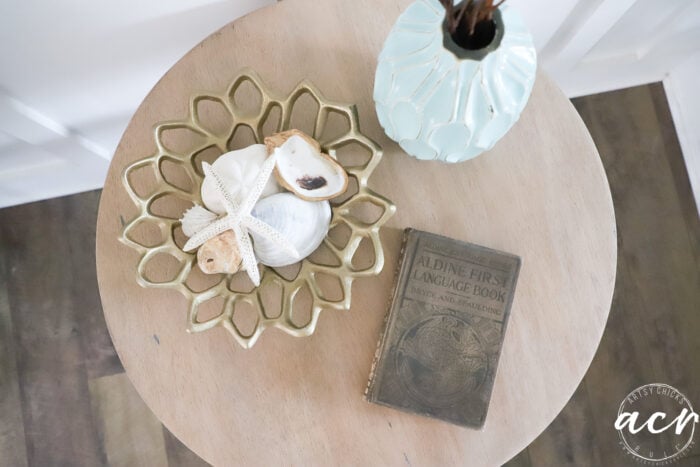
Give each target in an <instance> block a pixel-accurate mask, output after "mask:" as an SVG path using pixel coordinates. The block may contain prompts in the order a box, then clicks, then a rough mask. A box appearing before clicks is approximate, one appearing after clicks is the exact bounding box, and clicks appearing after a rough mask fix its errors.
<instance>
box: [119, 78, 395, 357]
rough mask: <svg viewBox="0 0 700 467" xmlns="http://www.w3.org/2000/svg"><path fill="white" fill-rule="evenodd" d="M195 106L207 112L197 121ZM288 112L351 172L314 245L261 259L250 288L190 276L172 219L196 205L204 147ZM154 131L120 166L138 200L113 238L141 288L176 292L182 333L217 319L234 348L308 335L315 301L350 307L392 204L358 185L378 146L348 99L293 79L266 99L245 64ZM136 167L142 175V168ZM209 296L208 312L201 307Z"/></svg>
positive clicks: (378, 247)
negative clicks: (273, 337) (293, 256)
mask: <svg viewBox="0 0 700 467" xmlns="http://www.w3.org/2000/svg"><path fill="white" fill-rule="evenodd" d="M246 98H247V101H256V100H257V103H254V105H253V108H252V109H251V107H250V106H249V105H247V104H249V102H245V103H246V105H243V102H244V101H246ZM256 98H257V99H256ZM239 99H240V100H241V102H239ZM304 100H306V101H309V100H310V101H311V102H312V103H313V105H315V113H312V112H310V111H306V113H305V114H304V111H305V110H308V109H300V107H301V104H300V103H301V102H302V101H304ZM207 106H209V108H208V109H206V107H207ZM212 106H214V107H216V110H215V111H214V110H211V107H212ZM205 113H209V114H212V115H216V116H217V118H215V119H214V121H205V120H207V119H206V118H204V114H205ZM297 114H299V115H306V117H309V116H310V117H311V119H310V120H311V121H310V126H311V128H309V129H306V130H307V131H308V133H309V134H310V135H312V136H313V137H314V138H315V139H317V140H319V141H320V143H321V144H322V146H323V149H324V150H325V151H326V152H327V153H328V154H329V155H330V156H331V157H334V158H336V159H337V160H338V162H340V163H341V165H343V168H344V169H345V171H346V172H347V174H348V176H349V177H350V179H351V180H352V186H351V187H349V188H348V190H347V191H346V192H345V193H344V194H342V195H341V196H340V197H338V198H335V199H332V200H331V206H332V220H331V224H330V229H329V233H328V235H327V236H326V238H325V239H324V240H323V243H322V245H321V247H319V249H318V250H316V251H315V252H314V253H312V254H311V256H309V257H307V258H305V259H304V260H302V261H301V262H300V263H297V265H296V267H293V266H288V267H285V268H273V267H264V270H263V272H262V279H261V283H260V286H259V287H257V288H256V287H254V286H253V284H252V282H250V281H249V280H248V279H247V278H245V277H242V276H243V275H245V273H244V272H242V273H237V274H228V275H226V274H216V275H211V276H208V278H206V279H202V278H201V277H198V275H197V273H198V272H200V271H199V269H198V267H197V257H196V251H190V252H186V251H184V249H183V246H184V244H185V241H186V237H185V236H184V234H183V233H182V231H181V225H180V220H179V218H180V217H181V214H182V212H183V211H184V210H185V209H186V208H188V207H190V206H191V205H192V204H195V203H196V204H200V205H201V204H203V203H202V199H201V192H200V190H201V184H202V180H203V178H204V174H203V170H202V162H203V160H204V159H206V158H207V157H210V158H211V152H212V151H213V152H214V153H215V154H216V155H217V157H218V155H221V154H223V153H226V152H228V151H230V150H231V149H234V148H232V147H231V142H232V141H233V140H234V139H235V138H236V137H237V135H239V134H241V133H243V132H247V134H249V135H250V139H251V140H252V141H251V142H250V143H249V144H253V143H262V141H263V139H264V138H265V136H269V135H272V134H274V133H279V132H281V131H284V130H289V129H291V128H292V126H291V125H293V124H294V121H293V120H294V118H295V116H296V115H297ZM222 122H223V124H222ZM217 124H218V125H217ZM214 126H217V128H214ZM169 132H181V133H185V135H184V136H183V137H182V138H181V139H182V141H184V143H183V144H180V145H176V144H174V143H173V142H172V141H171V142H169V141H168V137H167V134H168V133H169ZM154 135H155V143H156V148H157V149H156V153H155V154H153V155H150V156H147V157H144V158H142V159H139V160H137V161H135V162H132V163H131V164H129V165H128V166H127V167H126V168H125V169H124V170H123V172H122V183H123V185H124V189H125V190H126V191H127V193H128V195H129V197H130V198H131V199H132V201H133V202H134V204H135V205H136V206H137V207H138V214H137V215H136V216H135V217H134V218H132V219H131V220H129V221H128V222H126V223H125V225H124V227H123V230H122V233H121V236H120V240H121V241H122V243H124V244H126V245H128V246H129V247H131V248H133V249H134V250H136V251H137V252H138V253H139V255H140V257H139V261H138V264H137V265H136V268H135V273H136V274H135V280H136V281H138V283H139V284H140V285H141V286H143V287H148V288H161V289H163V288H165V289H171V290H176V291H178V292H180V293H181V294H182V295H184V297H185V298H186V300H187V303H188V312H187V330H188V331H189V332H202V331H207V330H210V329H213V328H216V327H223V328H225V329H226V330H227V331H229V332H230V333H231V335H232V336H233V337H234V338H235V339H236V341H237V342H238V343H239V344H240V345H241V346H242V347H244V348H250V347H252V346H253V345H254V344H255V342H256V341H257V340H258V338H259V337H260V335H261V334H262V333H263V331H265V330H266V329H268V328H271V327H275V328H278V329H280V330H282V331H284V332H286V333H287V334H290V335H293V336H297V337H302V336H308V335H310V334H312V333H313V332H314V330H315V329H316V324H317V322H318V319H319V315H320V313H321V311H322V309H324V308H327V309H334V310H348V309H350V302H351V287H352V283H353V280H354V279H356V278H359V277H370V276H375V275H377V274H379V272H380V271H381V270H382V267H383V265H384V251H383V246H382V243H381V240H380V237H379V229H380V228H381V227H382V226H383V225H384V224H385V223H386V222H387V220H388V219H389V218H390V217H391V216H392V215H393V214H394V212H395V211H396V207H395V206H394V204H393V203H392V202H391V201H389V200H388V199H387V198H385V197H383V196H381V195H379V194H378V193H376V192H374V191H373V190H371V189H370V188H369V187H368V179H369V177H370V175H371V174H372V172H373V171H374V169H375V168H376V166H377V164H378V163H379V161H380V160H381V157H382V150H381V148H380V147H379V146H378V145H377V144H376V143H375V142H374V141H372V140H371V139H369V138H367V137H366V136H365V135H363V134H362V133H361V132H360V124H359V120H358V114H357V109H356V108H355V106H354V105H347V104H341V103H336V102H332V101H329V100H326V99H325V98H324V97H323V95H322V94H321V93H320V91H318V90H317V89H316V88H315V87H314V86H313V85H312V84H311V83H309V82H302V83H300V84H299V85H298V86H297V87H296V88H295V89H294V90H293V91H292V92H291V93H290V94H289V95H287V96H285V97H276V96H275V95H274V94H273V93H272V92H270V91H269V90H268V89H267V88H266V86H265V85H264V83H263V82H262V80H261V79H260V78H259V77H258V76H257V75H256V74H255V73H254V72H253V71H252V70H245V71H243V72H242V73H241V74H240V75H239V76H237V77H235V78H234V79H233V81H232V83H231V85H230V86H229V87H228V89H227V90H226V91H225V92H224V93H223V94H218V93H210V92H207V93H198V94H195V95H193V96H192V97H191V99H190V105H189V115H188V117H187V118H186V119H184V120H181V121H169V122H163V123H159V124H157V125H156V127H155V129H154ZM173 138H174V139H177V138H176V137H175V136H173ZM182 141H180V143H182ZM175 146H178V147H175ZM209 162H211V161H209ZM144 171H145V172H147V173H149V174H150V177H149V176H146V177H144V176H142V174H141V172H144ZM144 180H146V181H144ZM188 205H189V206H188ZM144 228H150V229H151V230H153V229H155V230H156V231H158V232H159V233H160V235H159V239H158V240H156V241H153V238H149V239H147V240H144V239H143V238H141V237H140V236H139V231H140V230H142V229H144ZM151 237H152V236H151ZM161 257H165V260H163V261H161ZM200 276H201V274H200ZM300 297H301V298H300ZM212 303H214V305H213V307H214V309H215V313H214V315H213V316H212V315H211V313H210V310H205V308H207V305H208V304H212ZM302 307H303V308H306V310H302ZM203 310H204V311H203ZM305 313H306V314H308V317H306V316H305V317H304V318H305V319H304V320H303V321H302V322H300V320H299V319H295V318H298V316H302V315H304V314H305Z"/></svg>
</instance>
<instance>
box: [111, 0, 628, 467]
mask: <svg viewBox="0 0 700 467" xmlns="http://www.w3.org/2000/svg"><path fill="white" fill-rule="evenodd" d="M409 3H410V1H409V0H387V1H382V2H376V1H374V0H354V1H330V0H328V1H323V2H319V1H317V0H285V1H284V2H280V3H278V4H275V5H272V6H270V7H268V8H265V9H263V10H259V11H257V12H255V13H253V14H251V15H248V16H246V17H244V18H241V19H239V20H237V21H234V22H232V23H230V24H229V25H227V26H225V27H224V28H222V29H221V30H219V31H217V32H216V33H214V34H212V35H211V36H210V37H208V38H207V39H206V40H204V41H203V42H202V43H201V44H199V45H198V46H196V47H195V48H194V49H193V50H192V51H190V52H189V53H188V54H187V55H186V56H185V57H183V58H182V59H181V60H180V61H179V62H178V63H177V64H176V65H175V66H174V67H173V68H172V69H171V70H170V71H169V72H168V73H167V74H166V75H165V76H164V77H163V78H162V79H161V80H160V82H159V83H158V84H157V85H156V86H155V88H154V89H153V90H152V91H151V93H150V94H149V95H148V96H147V97H146V99H145V100H144V101H143V103H142V104H141V106H140V107H139V109H138V111H137V112H136V114H135V115H134V117H133V119H132V121H131V123H130V124H129V127H128V129H127V130H126V132H125V134H124V136H123V138H122V140H121V143H120V144H119V147H118V149H117V151H116V154H115V156H114V159H113V161H112V165H111V167H110V171H109V174H108V177H107V180H106V183H105V187H104V191H103V193H102V199H101V203H100V211H99V218H98V225H97V273H98V280H99V285H100V294H101V297H102V304H103V307H104V313H105V317H106V320H107V324H108V327H109V330H110V333H111V336H112V339H113V341H114V345H115V347H116V350H117V352H118V353H119V356H120V357H121V360H122V362H123V364H124V367H125V369H126V371H127V373H128V375H129V377H130V378H131V380H132V381H133V383H134V385H135V387H136V389H137V390H138V392H139V393H140V395H141V396H142V397H143V399H144V400H145V401H146V403H147V404H148V406H149V407H150V408H151V409H152V410H153V412H154V413H155V414H156V415H157V416H158V418H160V420H162V422H163V423H164V424H165V425H166V426H167V428H168V429H169V430H171V431H172V432H173V433H174V434H175V435H176V436H177V437H178V438H179V439H180V440H182V441H183V442H184V443H185V444H186V445H187V446H188V447H190V448H191V449H192V450H194V451H195V452H196V453H197V454H199V455H200V456H201V457H203V458H204V459H205V460H206V461H208V462H210V463H212V464H215V465H279V464H284V465H328V464H350V465H359V464H369V465H403V464H408V465H454V464H460V465H478V466H482V465H499V464H502V463H503V462H505V461H507V460H508V459H510V458H511V457H512V456H514V455H515V454H517V453H518V452H519V451H520V450H521V449H523V448H524V447H525V446H527V445H528V444H529V443H530V442H531V441H532V440H533V439H534V438H535V437H536V436H537V435H538V434H539V433H540V432H542V431H543V430H544V429H545V428H546V427H547V425H548V424H549V423H550V422H551V421H552V420H553V419H554V417H555V416H556V415H557V413H558V412H559V411H560V410H561V409H562V408H563V407H564V405H565V404H566V402H567V401H568V399H569V398H570V397H571V395H572V394H573V392H574V390H575V389H576V387H577V385H578V384H579V382H580V381H581V378H582V377H583V375H584V374H585V372H586V369H587V368H588V366H589V364H590V362H591V359H592V357H593V354H594V353H595V350H596V348H597V346H598V343H599V341H600V338H601V335H602V332H603V329H604V327H605V323H606V320H607V317H608V313H609V310H610V303H611V298H612V293H613V287H614V282H615V272H616V261H617V240H616V228H615V216H614V211H613V205H612V199H611V196H610V190H609V187H608V182H607V179H606V176H605V172H604V170H603V166H602V164H601V161H600V159H599V156H598V153H597V151H596V148H595V146H594V144H593V141H592V140H591V138H590V135H589V134H588V132H587V130H586V128H585V126H584V125H583V123H582V121H581V119H580V118H579V116H578V114H577V113H576V111H575V110H574V108H573V107H572V105H571V104H570V102H569V101H568V99H566V97H565V96H564V95H563V94H562V93H561V92H560V91H559V89H558V88H557V87H556V86H555V85H554V84H553V83H552V82H551V81H550V79H549V78H548V77H547V76H546V75H544V74H542V73H540V75H539V76H538V78H537V82H536V84H535V88H534V91H533V95H532V97H531V99H530V102H529V104H528V105H527V107H526V109H525V111H524V113H523V115H522V117H521V119H520V121H519V122H518V123H517V124H516V125H515V127H514V128H513V130H512V131H511V132H510V133H508V135H506V137H505V138H504V139H503V140H502V141H501V142H499V143H498V144H497V145H496V147H495V148H494V149H493V150H491V151H489V152H488V153H486V154H484V155H482V156H480V157H478V158H476V159H474V160H472V161H468V162H465V163H461V164H458V165H443V164H439V163H434V162H420V161H416V160H414V159H412V158H410V157H408V156H406V155H405V154H404V153H402V151H401V150H400V148H399V147H398V146H397V145H396V144H395V143H393V142H391V141H389V140H388V139H387V138H386V137H385V136H384V135H383V133H382V130H381V128H380V127H379V124H378V122H377V118H376V116H375V113H374V106H373V104H372V98H371V97H372V84H373V78H374V70H375V66H376V61H377V56H378V54H379V51H380V49H381V46H382V43H383V41H384V39H385V37H386V36H387V34H388V32H389V29H390V28H391V26H392V24H393V22H394V21H395V19H396V18H397V16H398V15H399V13H400V12H401V11H402V10H403V9H404V8H405V7H406V6H407V5H408V4H409ZM245 67H249V68H252V69H254V70H255V71H256V72H257V73H258V74H259V75H260V77H261V78H262V80H263V81H265V82H266V83H267V85H268V87H269V88H271V89H274V90H277V91H278V93H279V94H281V95H284V94H285V93H289V92H290V91H291V90H292V89H293V88H294V87H295V86H296V84H297V83H298V82H300V81H302V80H303V79H308V80H310V81H311V82H313V83H314V84H315V85H316V86H317V87H318V88H319V89H320V91H321V92H322V93H323V94H324V95H325V97H327V98H329V99H332V100H334V101H338V102H347V103H355V104H357V106H358V111H359V116H360V123H361V129H362V131H363V133H365V134H366V135H368V136H369V137H370V138H372V139H374V140H375V141H377V142H378V143H379V144H380V145H381V146H382V147H383V148H384V158H383V160H382V162H381V163H380V165H379V167H378V168H377V169H376V171H375V173H374V174H373V176H372V178H370V186H371V187H372V188H374V189H375V190H376V191H378V192H379V193H381V194H383V195H385V196H386V197H388V198H389V199H391V200H392V201H393V202H394V203H395V204H396V206H397V213H396V215H395V216H394V217H393V218H392V219H391V220H390V222H389V223H388V224H387V226H386V227H385V228H384V229H383V230H382V240H383V242H384V245H385V250H386V262H385V267H384V270H383V272H382V273H381V275H380V276H378V278H374V279H359V280H357V281H356V282H355V284H354V286H353V296H352V308H351V309H350V311H348V312H337V311H325V312H324V313H323V314H322V315H321V317H320V320H319V323H318V327H317V330H316V333H315V334H314V335H313V336H311V337H306V338H297V337H291V336H289V335H286V334H283V333H282V332H279V331H277V330H274V329H273V330H269V331H266V332H265V333H264V334H263V335H262V337H261V338H260V340H259V341H258V342H257V344H256V345H255V346H254V347H253V348H252V349H250V350H244V349H243V348H241V347H240V346H239V345H238V344H237V343H236V342H235V341H234V340H233V339H232V338H231V336H230V335H229V334H228V333H227V332H226V331H225V330H224V329H222V328H216V329H213V330H210V331H207V332H203V333H198V334H188V333H187V332H186V327H187V322H186V316H187V302H186V300H185V299H184V298H183V297H182V296H181V295H180V294H178V293H177V292H175V291H171V290H162V289H153V288H148V289H146V288H141V287H140V286H139V285H138V283H137V282H136V264H137V261H138V253H137V252H136V251H134V250H132V249H130V248H129V247H127V246H125V245H123V244H122V243H120V242H119V239H118V238H119V236H120V233H121V230H122V228H123V225H124V223H126V222H128V221H129V220H130V219H132V218H133V217H135V216H136V215H137V214H138V211H137V208H136V206H135V205H134V204H133V202H132V201H131V200H130V198H129V197H128V195H127V193H126V190H125V189H124V186H123V185H122V182H121V179H120V177H121V173H122V170H123V169H124V167H125V166H126V165H127V164H129V163H131V162H133V161H135V160H137V159H140V158H143V157H146V156H148V155H151V154H152V153H154V151H155V141H154V138H153V132H152V130H153V127H154V125H155V124H156V123H158V122H162V121H168V120H177V119H184V118H186V117H187V115H188V101H189V98H190V96H191V95H192V94H193V93H194V92H197V91H202V90H209V91H212V92H216V93H222V92H223V91H224V90H225V89H226V88H227V87H228V85H229V84H230V81H231V79H232V78H233V77H234V76H236V75H237V74H238V73H239V72H240V70H242V69H243V68H245ZM405 227H415V228H419V229H423V230H428V231H431V232H435V233H439V234H443V235H447V236H450V237H454V238H458V239H461V240H466V241H469V242H473V243H477V244H480V245H484V246H487V247H491V248H496V249H500V250H503V251H506V252H509V253H513V254H517V255H519V256H520V257H521V258H522V269H521V272H520V278H519V281H518V285H517V290H516V295H515V300H514V303H513V308H512V313H511V319H510V323H509V325H508V329H507V333H506V336H505V341H504V347H503V351H502V355H501V360H500V364H499V368H498V374H497V377H496V381H495V385H494V391H493V396H492V400H491V405H490V411H489V414H488V417H487V419H486V424H485V427H484V429H483V430H481V431H475V430H470V429H467V428H460V427H457V426H452V425H449V424H446V423H443V422H439V421H435V420H431V419H427V418H422V417H418V416H413V415H409V414H405V413H402V412H398V411H395V410H391V409H388V408H384V407H380V406H376V405H371V404H368V403H367V402H365V401H364V400H363V398H362V394H363V391H364V388H365V386H366V383H367V378H368V376H369V372H370V366H371V363H372V358H373V355H374V351H375V348H376V343H377V339H378V337H379V333H380V330H381V327H382V322H383V318H384V315H385V312H386V310H387V303H388V299H389V294H390V290H391V285H392V280H393V275H394V269H395V265H396V263H397V260H398V254H399V248H400V239H401V230H402V229H403V228H405Z"/></svg>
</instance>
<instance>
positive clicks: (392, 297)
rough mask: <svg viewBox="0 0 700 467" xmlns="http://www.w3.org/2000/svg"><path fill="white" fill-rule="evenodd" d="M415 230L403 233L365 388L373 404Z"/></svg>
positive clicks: (366, 395)
mask: <svg viewBox="0 0 700 467" xmlns="http://www.w3.org/2000/svg"><path fill="white" fill-rule="evenodd" d="M412 230H413V229H410V228H408V229H405V230H404V232H403V239H402V242H401V251H400V252H399V261H398V264H397V265H396V269H395V271H394V285H393V287H392V289H391V293H390V294H389V302H388V303H387V311H386V314H385V315H384V323H383V324H382V330H381V334H380V335H379V340H378V341H377V349H376V350H375V351H374V358H373V359H372V366H371V367H370V371H369V380H368V381H367V387H366V388H365V394H364V398H365V400H366V401H368V402H371V399H372V392H373V390H374V378H375V376H376V371H377V365H378V363H379V358H380V357H381V355H382V352H383V350H384V343H385V341H386V334H387V332H388V330H389V321H390V318H391V315H392V314H393V312H394V308H395V307H394V304H395V303H396V300H397V298H398V297H397V295H398V291H399V283H400V282H401V269H402V268H403V265H404V262H405V260H406V247H407V245H408V238H409V236H410V233H411V231H412Z"/></svg>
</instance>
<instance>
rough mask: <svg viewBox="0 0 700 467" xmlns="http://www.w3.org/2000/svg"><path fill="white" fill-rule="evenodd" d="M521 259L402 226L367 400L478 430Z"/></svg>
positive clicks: (486, 408)
mask: <svg viewBox="0 0 700 467" xmlns="http://www.w3.org/2000/svg"><path fill="white" fill-rule="evenodd" d="M519 270H520V258H518V257H517V256H514V255H511V254H508V253H502V252H500V251H496V250H491V249H489V248H484V247H481V246H477V245H473V244H470V243H466V242H462V241H458V240H453V239H450V238H446V237H442V236H439V235H435V234H431V233H428V232H422V231H419V230H414V229H407V230H406V231H405V233H404V243H403V248H402V252H401V260H400V264H399V272H398V274H397V276H396V279H395V280H396V282H395V285H394V287H395V289H394V293H393V296H392V301H391V305H390V307H389V312H388V314H387V318H386V324H385V329H384V332H383V334H382V337H381V339H380V340H379V345H378V348H377V353H376V355H375V358H374V363H373V364H372V370H371V374H370V379H369V383H368V385H367V390H366V391H365V398H366V399H367V400H368V401H369V402H374V403H377V404H381V405H385V406H389V407H393V408H396V409H400V410H404V411H407V412H412V413H416V414H419V415H425V416H428V417H433V418H438V419H441V420H445V421H447V422H451V423H454V424H457V425H462V426H469V427H474V428H481V427H482V426H483V425H484V421H485V420H486V412H487V411H488V407H489V401H490V399H491V391H492V388H493V382H494V379H495V377H496V367H497V366H498V357H499V355H500V353H501V346H502V345H503V337H504V335H505V331H506V324H507V323H508V316H509V314H510V307H511V303H512V302H513V295H514V293H515V284H516V281H517V278H518V272H519Z"/></svg>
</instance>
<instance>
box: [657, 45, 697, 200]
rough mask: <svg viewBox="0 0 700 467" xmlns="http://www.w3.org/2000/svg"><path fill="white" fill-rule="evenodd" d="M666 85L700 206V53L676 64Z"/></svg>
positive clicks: (691, 183)
mask: <svg viewBox="0 0 700 467" xmlns="http://www.w3.org/2000/svg"><path fill="white" fill-rule="evenodd" d="M664 88H665V89H666V95H667V96H668V102H669V105H670V107H671V113H672V114H673V121H674V123H675V125H676V132H677V133H678V140H679V141H680V143H681V149H682V150H683V156H684V157H685V165H686V167H687V168H688V176H689V177H690V185H691V186H692V187H693V193H694V194H695V205H696V206H698V207H700V53H696V54H694V55H693V56H691V57H690V58H688V59H687V60H685V61H684V62H682V63H681V64H680V65H678V66H677V67H675V68H673V69H672V70H671V72H670V73H669V74H668V76H666V79H664Z"/></svg>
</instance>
